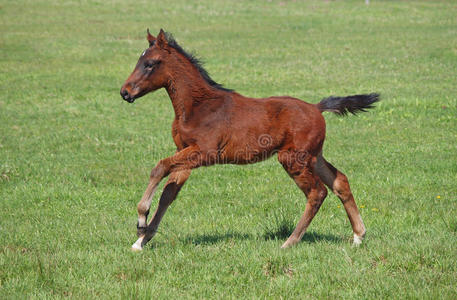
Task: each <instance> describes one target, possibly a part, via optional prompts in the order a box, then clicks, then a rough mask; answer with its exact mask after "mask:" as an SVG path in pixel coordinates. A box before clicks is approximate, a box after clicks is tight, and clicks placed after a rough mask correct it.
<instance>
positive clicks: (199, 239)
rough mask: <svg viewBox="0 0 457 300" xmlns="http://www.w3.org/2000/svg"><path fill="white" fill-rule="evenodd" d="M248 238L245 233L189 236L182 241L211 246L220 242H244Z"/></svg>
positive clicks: (249, 236)
mask: <svg viewBox="0 0 457 300" xmlns="http://www.w3.org/2000/svg"><path fill="white" fill-rule="evenodd" d="M250 238H252V236H251V235H249V234H247V233H239V232H226V233H210V234H196V235H190V236H187V237H185V238H184V239H183V241H184V242H185V243H188V244H189V243H192V244H194V245H211V244H216V243H218V242H221V241H228V240H246V239H250Z"/></svg>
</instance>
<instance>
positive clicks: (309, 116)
mask: <svg viewBox="0 0 457 300" xmlns="http://www.w3.org/2000/svg"><path fill="white" fill-rule="evenodd" d="M148 41H149V44H150V47H149V48H148V49H147V50H146V51H145V52H144V53H143V55H142V56H141V57H140V59H139V61H138V63H137V65H136V67H135V70H134V71H133V72H132V74H131V75H130V77H129V78H128V79H127V81H126V82H125V84H124V85H123V87H122V88H121V96H122V97H123V98H124V99H125V100H126V101H128V102H133V101H134V100H135V99H136V98H139V97H141V96H143V95H145V94H147V93H148V92H151V91H154V90H156V89H158V88H162V87H163V88H165V89H166V90H167V92H168V94H169V96H170V99H171V102H172V105H173V108H174V111H175V119H174V121H173V125H172V136H173V140H174V142H175V144H176V147H177V152H176V153H175V155H173V156H171V157H168V158H165V159H163V160H161V161H160V162H159V163H158V164H157V166H156V167H155V168H153V170H152V171H151V175H150V181H149V185H148V187H147V189H146V191H145V193H144V195H143V197H142V199H141V201H140V202H139V203H138V225H137V228H138V230H137V234H138V236H139V238H138V240H137V241H136V243H135V244H133V245H132V249H133V250H141V249H142V248H143V246H144V245H145V244H146V243H147V242H148V241H149V240H150V239H151V238H152V237H153V236H154V234H155V233H156V231H157V228H158V226H159V223H160V221H161V219H162V217H163V215H164V214H165V211H166V210H167V208H168V206H169V205H170V204H171V203H172V202H173V200H174V199H175V198H176V196H177V194H178V193H179V190H180V189H181V187H182V185H183V184H184V183H185V181H186V180H187V178H188V177H189V176H190V173H191V170H192V169H194V168H198V167H200V166H210V165H213V164H223V163H232V164H249V163H255V162H258V161H261V160H264V159H267V158H269V157H270V156H272V155H273V154H277V155H278V160H279V162H280V163H281V164H282V166H283V167H284V169H285V170H286V172H287V173H288V174H289V176H290V177H291V178H292V179H293V180H294V181H295V183H296V184H297V185H298V187H299V188H300V189H301V190H302V191H303V192H304V193H305V195H306V197H307V199H308V201H307V204H306V207H305V212H304V214H303V216H302V218H301V219H300V221H299V223H298V224H297V227H296V229H295V230H294V232H293V233H292V234H291V236H290V237H289V239H288V240H287V241H286V242H285V243H284V244H283V247H288V246H291V245H293V244H295V243H297V242H298V241H300V239H301V238H302V236H303V234H304V232H305V231H306V228H307V227H308V225H309V224H310V222H311V220H312V219H313V217H314V215H315V214H316V213H317V211H318V210H319V207H320V205H321V204H322V202H323V201H324V199H325V197H326V195H327V189H326V188H325V185H326V186H327V187H329V188H330V189H331V190H332V191H333V192H334V193H335V194H336V195H337V196H338V197H339V198H340V199H341V201H342V203H343V205H344V207H345V209H346V212H347V214H348V217H349V219H350V221H351V225H352V228H353V231H354V243H356V244H359V243H360V242H361V241H362V239H363V237H364V235H365V226H364V225H363V222H362V219H361V217H360V214H359V212H358V209H357V206H356V204H355V201H354V198H353V196H352V193H351V191H350V187H349V183H348V180H347V178H346V176H345V175H344V174H343V173H341V172H340V171H338V170H337V169H336V168H334V167H333V166H332V165H331V164H330V163H328V162H327V161H326V160H325V159H324V158H323V156H322V147H323V143H324V139H325V120H324V117H323V116H322V112H323V111H333V112H336V113H339V114H343V115H344V114H346V113H347V112H351V113H355V112H357V111H364V109H366V108H371V107H372V106H371V104H372V103H374V102H376V101H378V95H376V94H371V95H356V96H349V97H344V98H341V97H330V98H327V99H324V100H322V101H321V102H320V103H318V104H310V103H307V102H304V101H302V100H299V99H295V98H292V97H269V98H262V99H256V98H248V97H245V96H242V95H240V94H238V93H236V92H234V91H231V90H228V89H225V88H223V87H222V86H221V85H219V84H217V83H216V82H214V81H213V80H212V79H211V78H210V77H209V75H208V74H207V73H206V71H205V70H204V69H203V68H202V67H201V66H200V64H199V62H198V60H196V59H195V58H194V57H193V56H191V55H189V54H187V53H186V52H185V51H184V50H183V49H182V48H181V47H180V46H179V45H178V44H177V43H176V42H175V41H174V40H173V39H172V38H171V37H169V36H167V35H166V34H165V33H164V32H163V31H162V30H161V32H160V33H159V35H158V36H157V38H156V37H153V36H152V35H151V34H150V33H149V31H148ZM166 176H169V179H168V182H167V183H166V185H165V187H164V191H163V193H162V196H161V198H160V200H159V205H158V207H157V209H156V211H155V213H154V216H153V217H152V219H151V220H150V222H149V223H147V216H148V214H149V208H150V206H151V201H152V196H153V194H154V192H155V189H156V188H157V185H158V184H159V183H160V181H161V180H162V179H163V178H164V177H166Z"/></svg>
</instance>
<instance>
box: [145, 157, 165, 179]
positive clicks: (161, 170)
mask: <svg viewBox="0 0 457 300" xmlns="http://www.w3.org/2000/svg"><path fill="white" fill-rule="evenodd" d="M163 176H166V167H165V164H164V162H163V160H161V161H159V163H158V164H157V165H156V166H155V167H154V168H152V170H151V174H150V175H149V179H150V180H152V179H155V178H157V177H163Z"/></svg>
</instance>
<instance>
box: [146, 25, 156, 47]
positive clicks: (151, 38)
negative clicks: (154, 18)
mask: <svg viewBox="0 0 457 300" xmlns="http://www.w3.org/2000/svg"><path fill="white" fill-rule="evenodd" d="M147 32H148V37H147V39H148V42H149V47H151V46H152V45H154V42H155V41H156V38H155V37H154V36H153V35H152V34H151V33H150V32H149V28H148V29H147Z"/></svg>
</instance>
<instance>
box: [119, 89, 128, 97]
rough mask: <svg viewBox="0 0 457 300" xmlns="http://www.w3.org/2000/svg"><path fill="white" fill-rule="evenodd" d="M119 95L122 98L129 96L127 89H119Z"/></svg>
mask: <svg viewBox="0 0 457 300" xmlns="http://www.w3.org/2000/svg"><path fill="white" fill-rule="evenodd" d="M121 97H122V98H123V99H128V98H129V92H127V90H125V89H121Z"/></svg>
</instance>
